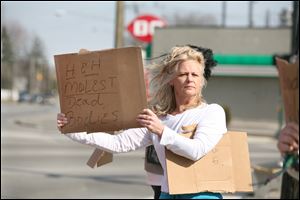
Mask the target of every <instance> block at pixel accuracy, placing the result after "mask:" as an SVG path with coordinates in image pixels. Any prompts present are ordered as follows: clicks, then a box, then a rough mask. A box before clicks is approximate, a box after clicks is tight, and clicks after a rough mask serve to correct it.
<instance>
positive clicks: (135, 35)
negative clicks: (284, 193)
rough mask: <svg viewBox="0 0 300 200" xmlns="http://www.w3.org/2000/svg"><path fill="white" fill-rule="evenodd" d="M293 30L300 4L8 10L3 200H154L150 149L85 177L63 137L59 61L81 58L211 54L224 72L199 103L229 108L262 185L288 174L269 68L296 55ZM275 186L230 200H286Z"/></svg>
mask: <svg viewBox="0 0 300 200" xmlns="http://www.w3.org/2000/svg"><path fill="white" fill-rule="evenodd" d="M298 23H299V2H298V1H213V2H212V1H200V2H189V1H184V2H183V1H182V2H181V1H176V2H163V1H147V2H142V1H110V2H96V1H90V2H89V1H84V2H83V1H76V2H70V1H68V2H64V1H61V2H50V1H43V2H37V1H35V2H17V1H1V198H152V190H151V188H150V186H148V185H147V184H146V181H145V172H144V170H143V168H144V166H143V159H144V150H139V151H136V152H132V153H128V154H120V155H116V156H114V162H113V163H111V164H109V165H106V166H103V167H101V168H98V169H90V168H89V167H88V166H86V165H85V163H86V161H87V159H88V158H89V156H90V155H91V153H92V152H93V149H92V148H89V147H86V146H83V145H79V144H76V143H74V142H72V141H69V140H68V139H66V138H65V137H63V136H62V135H60V134H59V132H58V131H57V130H56V113H58V112H59V110H60V108H59V101H58V93H57V83H56V71H55V64H54V55H58V54H65V53H74V52H78V51H79V49H81V48H85V49H88V50H102V49H109V48H119V47H126V46H141V47H142V49H143V56H144V58H145V63H144V64H145V65H146V64H149V63H150V62H152V61H155V60H150V61H149V59H151V58H154V57H157V56H160V55H162V54H164V53H166V52H168V51H169V50H170V48H171V47H173V46H175V45H184V44H193V45H198V46H202V47H208V48H211V49H212V50H213V51H214V53H215V59H216V60H217V61H218V63H219V64H218V66H217V67H216V68H215V69H214V70H213V72H212V78H211V79H210V81H209V82H208V85H207V87H206V89H205V90H204V97H205V99H206V100H207V102H209V103H218V104H220V105H222V106H223V108H224V109H225V111H226V115H227V116H226V117H227V122H228V129H229V130H237V131H246V132H247V133H248V140H249V150H250V159H251V167H252V170H253V182H254V183H255V184H256V183H261V182H262V181H264V180H265V179H266V178H267V177H269V176H271V175H272V174H273V173H275V172H276V170H278V169H279V168H280V163H281V158H280V154H279V152H278V150H277V148H276V142H277V141H276V139H277V136H278V132H279V130H280V129H281V127H282V126H283V124H284V113H283V104H282V98H281V94H280V86H279V79H278V72H277V69H276V64H275V62H274V58H275V56H279V57H282V58H284V59H287V60H290V59H291V57H292V56H293V55H295V54H297V51H298V49H299V46H298V45H299V24H298ZM146 79H147V77H146ZM280 178H281V177H277V178H276V179H274V180H272V181H271V182H270V183H268V184H267V185H263V184H257V185H255V186H254V189H255V190H254V192H253V193H251V194H228V195H227V196H226V195H225V198H227V197H228V198H279V196H280V187H281V180H280Z"/></svg>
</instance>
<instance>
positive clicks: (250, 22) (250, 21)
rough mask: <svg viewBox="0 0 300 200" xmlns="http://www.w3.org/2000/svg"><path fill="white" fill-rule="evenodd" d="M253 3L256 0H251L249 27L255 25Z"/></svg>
mask: <svg viewBox="0 0 300 200" xmlns="http://www.w3.org/2000/svg"><path fill="white" fill-rule="evenodd" d="M253 4H254V1H249V28H252V27H253Z"/></svg>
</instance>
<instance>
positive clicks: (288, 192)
mask: <svg viewBox="0 0 300 200" xmlns="http://www.w3.org/2000/svg"><path fill="white" fill-rule="evenodd" d="M280 199H299V181H298V180H296V179H295V178H293V177H292V176H290V175H289V174H288V173H287V172H285V173H284V174H283V176H282V182H281V196H280Z"/></svg>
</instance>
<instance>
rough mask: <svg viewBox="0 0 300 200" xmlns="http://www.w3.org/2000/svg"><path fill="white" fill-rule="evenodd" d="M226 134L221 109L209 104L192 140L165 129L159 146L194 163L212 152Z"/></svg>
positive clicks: (223, 115)
mask: <svg viewBox="0 0 300 200" xmlns="http://www.w3.org/2000/svg"><path fill="white" fill-rule="evenodd" d="M226 132H227V128H226V118H225V112H224V110H223V108H222V107H221V106H219V105H217V104H211V105H210V107H209V108H208V109H207V111H206V113H205V115H204V117H203V119H202V120H201V121H200V122H199V124H198V126H197V130H196V132H195V135H194V137H193V138H192V139H190V138H186V137H184V136H181V135H179V134H177V133H176V132H175V131H173V130H171V129H170V128H168V127H165V128H164V131H163V134H162V137H161V140H160V144H161V145H164V146H166V148H167V149H169V150H171V151H172V152H174V153H176V154H178V155H181V156H183V157H186V158H188V159H191V160H194V161H196V160H199V159H200V158H201V157H203V156H204V155H206V154H207V153H208V152H209V151H210V150H212V149H213V148H214V146H215V145H216V144H217V143H218V142H219V141H220V139H221V138H222V136H223V134H224V133H226Z"/></svg>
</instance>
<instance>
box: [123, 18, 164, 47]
mask: <svg viewBox="0 0 300 200" xmlns="http://www.w3.org/2000/svg"><path fill="white" fill-rule="evenodd" d="M164 26H166V22H165V21H164V20H162V19H160V18H158V17H156V16H154V15H141V16H138V17H136V18H135V19H133V20H132V21H131V23H130V24H129V25H128V26H127V30H128V31H129V32H130V33H131V35H132V36H133V37H135V38H136V39H138V40H140V41H142V42H147V43H150V42H151V41H152V36H153V33H154V28H155V27H164Z"/></svg>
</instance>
